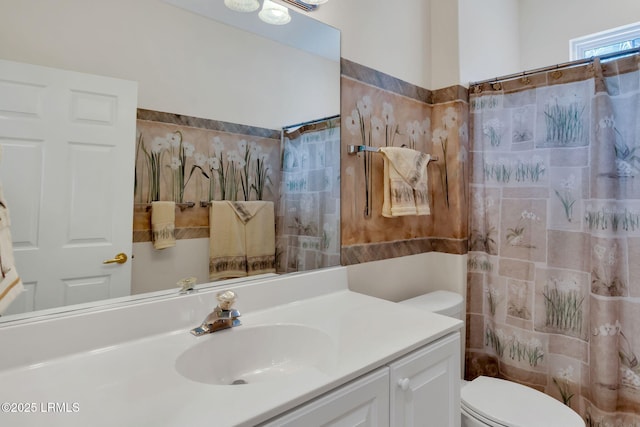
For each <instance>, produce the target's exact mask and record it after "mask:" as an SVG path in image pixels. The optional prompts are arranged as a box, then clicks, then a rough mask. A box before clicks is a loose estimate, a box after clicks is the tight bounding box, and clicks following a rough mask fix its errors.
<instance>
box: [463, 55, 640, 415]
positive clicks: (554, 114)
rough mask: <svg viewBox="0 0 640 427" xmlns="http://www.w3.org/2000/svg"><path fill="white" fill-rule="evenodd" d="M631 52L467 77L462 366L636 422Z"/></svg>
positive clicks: (638, 148)
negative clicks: (510, 74) (484, 80)
mask: <svg viewBox="0 0 640 427" xmlns="http://www.w3.org/2000/svg"><path fill="white" fill-rule="evenodd" d="M639 63H640V61H639V60H638V58H637V57H636V56H633V57H627V58H622V59H618V60H616V61H611V62H607V63H605V64H600V63H599V61H597V60H596V61H595V62H594V63H591V64H588V65H583V66H578V67H573V68H566V69H562V70H556V71H553V72H548V73H544V74H543V73H540V74H535V75H531V76H527V77H522V78H519V79H514V80H509V81H505V82H501V83H494V84H485V85H482V86H481V87H471V88H470V109H471V119H470V120H471V124H472V149H471V163H472V170H473V172H472V177H471V182H470V191H471V206H470V223H469V226H470V230H471V232H470V233H471V234H470V239H469V245H470V248H469V249H470V252H469V255H468V267H469V268H468V322H467V327H468V342H467V354H466V361H467V372H466V377H467V379H472V378H475V377H476V376H478V375H490V376H498V377H502V378H506V379H509V380H513V381H516V382H519V383H522V384H526V385H529V386H531V387H534V388H536V389H538V390H542V391H544V392H546V393H547V394H549V395H551V396H553V397H555V398H556V399H558V400H560V401H562V402H564V403H565V404H567V405H569V406H570V407H571V408H573V409H574V410H576V411H577V412H578V413H579V414H581V415H582V416H583V418H584V419H585V421H586V422H587V425H588V426H638V425H640V363H639V360H638V357H637V355H638V354H640V262H639V261H640V72H639V71H638V64H639Z"/></svg>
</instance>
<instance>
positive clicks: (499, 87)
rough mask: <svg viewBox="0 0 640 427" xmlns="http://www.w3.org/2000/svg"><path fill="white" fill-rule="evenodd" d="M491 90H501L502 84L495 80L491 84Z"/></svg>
mask: <svg viewBox="0 0 640 427" xmlns="http://www.w3.org/2000/svg"><path fill="white" fill-rule="evenodd" d="M491 87H492V88H493V90H502V84H501V83H500V82H495V83H493V84H492V85H491Z"/></svg>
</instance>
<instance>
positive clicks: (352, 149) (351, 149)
mask: <svg viewBox="0 0 640 427" xmlns="http://www.w3.org/2000/svg"><path fill="white" fill-rule="evenodd" d="M379 148H380V147H370V146H368V145H347V154H358V153H361V152H363V151H371V152H374V153H377V152H378V149H379ZM429 161H430V162H437V161H438V156H431V158H430V159H429Z"/></svg>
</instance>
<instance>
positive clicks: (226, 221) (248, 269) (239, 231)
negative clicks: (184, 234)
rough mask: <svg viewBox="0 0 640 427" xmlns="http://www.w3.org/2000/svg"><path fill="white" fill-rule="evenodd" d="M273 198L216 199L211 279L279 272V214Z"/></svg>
mask: <svg viewBox="0 0 640 427" xmlns="http://www.w3.org/2000/svg"><path fill="white" fill-rule="evenodd" d="M274 215H275V213H274V205H273V202H269V201H248V202H231V201H226V200H225V201H212V202H211V208H210V210H209V279H210V280H220V279H227V278H232V277H244V276H252V275H256V274H263V273H275V217H274Z"/></svg>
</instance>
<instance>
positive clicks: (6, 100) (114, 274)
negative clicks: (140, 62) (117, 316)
mask: <svg viewBox="0 0 640 427" xmlns="http://www.w3.org/2000/svg"><path fill="white" fill-rule="evenodd" d="M136 103H137V84H136V83H134V82H129V81H123V80H118V79H112V78H106V77H101V76H93V75H88V74H82V73H76V72H69V71H63V70H58V69H53V68H47V67H39V66H34V65H29V64H22V63H17V62H10V61H0V110H1V111H2V116H3V126H2V128H1V129H2V130H1V133H0V143H1V144H2V150H3V156H2V162H1V163H0V182H2V185H3V188H4V192H5V196H6V199H7V202H8V204H9V206H8V207H9V211H10V213H13V214H12V216H11V220H12V226H11V228H12V235H13V240H14V252H15V258H16V267H17V270H18V272H19V274H20V275H21V277H22V279H23V282H24V284H25V288H26V292H24V293H23V294H22V295H21V296H20V297H19V298H18V299H17V300H16V301H14V303H13V304H12V306H11V307H9V310H8V311H7V312H6V313H5V314H11V313H19V312H24V311H31V310H39V309H44V308H50V307H57V306H60V305H68V304H77V303H84V302H90V301H95V300H101V299H105V298H112V297H117V296H124V295H129V293H130V281H131V279H130V277H131V263H130V262H129V263H124V264H118V263H114V264H103V261H104V260H105V259H110V258H113V257H114V256H115V255H116V254H117V253H119V252H124V253H127V254H130V253H131V245H132V239H131V235H132V215H133V212H132V210H131V209H122V207H123V206H131V205H132V203H133V184H134V180H133V151H134V149H135V120H136Z"/></svg>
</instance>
